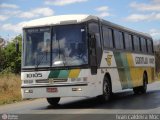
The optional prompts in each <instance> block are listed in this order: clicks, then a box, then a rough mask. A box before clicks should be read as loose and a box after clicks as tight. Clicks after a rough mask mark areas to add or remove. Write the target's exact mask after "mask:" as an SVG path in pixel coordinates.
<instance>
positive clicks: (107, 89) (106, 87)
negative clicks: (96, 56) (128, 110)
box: [100, 77, 112, 102]
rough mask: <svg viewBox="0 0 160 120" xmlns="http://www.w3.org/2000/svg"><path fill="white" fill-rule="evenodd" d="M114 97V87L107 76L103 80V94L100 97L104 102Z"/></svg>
mask: <svg viewBox="0 0 160 120" xmlns="http://www.w3.org/2000/svg"><path fill="white" fill-rule="evenodd" d="M111 97H112V87H111V82H110V79H109V78H108V77H105V78H104V80H103V95H101V96H100V99H101V100H102V101H103V102H106V101H109V100H110V99H111Z"/></svg>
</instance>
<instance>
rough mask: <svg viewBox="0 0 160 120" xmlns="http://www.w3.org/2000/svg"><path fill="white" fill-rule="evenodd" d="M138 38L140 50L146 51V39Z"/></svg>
mask: <svg viewBox="0 0 160 120" xmlns="http://www.w3.org/2000/svg"><path fill="white" fill-rule="evenodd" d="M140 40H141V49H142V52H147V46H146V40H145V39H144V38H141V39H140Z"/></svg>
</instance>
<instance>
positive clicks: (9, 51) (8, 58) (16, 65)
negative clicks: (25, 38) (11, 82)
mask: <svg viewBox="0 0 160 120" xmlns="http://www.w3.org/2000/svg"><path fill="white" fill-rule="evenodd" d="M16 41H18V42H19V49H20V51H19V52H18V53H17V52H16V47H15V43H16ZM21 49H22V36H21V35H18V36H16V37H15V38H14V39H13V40H12V41H11V42H10V43H9V44H7V46H5V48H3V49H1V53H0V55H1V56H2V58H1V59H2V60H1V59H0V67H1V69H0V71H2V70H3V71H9V72H12V73H19V72H20V70H21Z"/></svg>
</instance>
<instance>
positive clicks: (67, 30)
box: [23, 25, 88, 67]
mask: <svg viewBox="0 0 160 120" xmlns="http://www.w3.org/2000/svg"><path fill="white" fill-rule="evenodd" d="M50 31H51V28H49V27H48V28H33V29H26V30H25V31H24V57H23V58H24V59H23V65H24V66H30V67H31V66H32V67H39V66H40V67H43V66H52V67H58V66H79V65H85V64H88V49H87V46H88V44H87V40H86V31H85V26H82V25H64V26H55V27H53V28H52V33H51V32H50Z"/></svg>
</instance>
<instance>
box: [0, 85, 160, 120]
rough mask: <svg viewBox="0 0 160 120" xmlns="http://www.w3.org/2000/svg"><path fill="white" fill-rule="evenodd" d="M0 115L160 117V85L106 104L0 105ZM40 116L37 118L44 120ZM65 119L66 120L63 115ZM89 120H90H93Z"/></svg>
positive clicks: (80, 100) (75, 101)
mask: <svg viewBox="0 0 160 120" xmlns="http://www.w3.org/2000/svg"><path fill="white" fill-rule="evenodd" d="M2 113H7V114H52V115H53V114H76V115H78V116H80V115H82V114H92V116H94V115H93V114H103V115H104V114H127V113H132V114H137V113H138V114H151V113H152V114H156V113H159V114H160V82H156V83H153V84H151V85H148V92H147V94H144V95H134V94H133V92H132V90H129V91H125V92H122V93H116V94H114V97H113V100H112V101H110V102H108V103H100V102H99V101H98V100H97V99H95V98H91V99H86V98H63V99H61V101H60V105H59V106H58V107H52V106H50V105H49V104H48V103H47V101H46V99H35V100H30V101H23V102H19V103H14V104H10V105H3V106H0V114H2ZM44 116H45V115H44ZM44 116H43V117H44ZM60 116H61V115H58V116H56V117H55V118H57V119H59V120H60V118H59V117H60ZM43 117H42V116H41V117H40V118H41V119H43ZM61 117H63V115H62V116H61ZM101 117H102V116H101ZM159 117H160V116H159ZM40 118H39V119H40ZM64 118H68V117H66V116H65V117H64ZM78 118H79V119H80V118H81V117H78ZM29 119H31V118H29ZM69 119H74V120H75V117H72V118H70V116H69ZM76 119H77V116H76ZM91 119H92V120H93V118H91ZM94 119H96V116H94ZM77 120H78V119H77Z"/></svg>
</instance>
